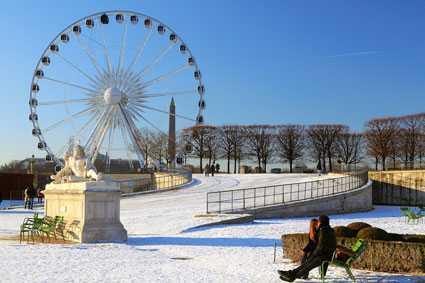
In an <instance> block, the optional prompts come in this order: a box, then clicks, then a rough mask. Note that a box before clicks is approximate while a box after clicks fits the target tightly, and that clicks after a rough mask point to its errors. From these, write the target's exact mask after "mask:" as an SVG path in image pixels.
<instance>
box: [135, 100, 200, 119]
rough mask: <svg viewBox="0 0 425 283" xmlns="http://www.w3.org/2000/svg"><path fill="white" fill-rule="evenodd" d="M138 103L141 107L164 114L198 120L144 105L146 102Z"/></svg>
mask: <svg viewBox="0 0 425 283" xmlns="http://www.w3.org/2000/svg"><path fill="white" fill-rule="evenodd" d="M136 105H138V106H139V107H142V108H146V109H150V110H153V111H157V112H161V113H164V114H167V115H172V116H175V117H179V118H182V119H186V120H189V121H193V122H196V119H192V118H188V117H184V116H181V115H177V114H174V113H171V112H167V111H164V110H160V109H156V108H153V107H150V106H147V105H144V104H136Z"/></svg>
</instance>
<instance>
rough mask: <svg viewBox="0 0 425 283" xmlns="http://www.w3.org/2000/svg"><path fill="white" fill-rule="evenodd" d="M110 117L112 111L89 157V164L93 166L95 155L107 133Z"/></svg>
mask: <svg viewBox="0 0 425 283" xmlns="http://www.w3.org/2000/svg"><path fill="white" fill-rule="evenodd" d="M112 115H113V113H112V111H110V113H109V117H108V118H107V120H106V121H105V122H106V123H105V126H104V127H103V128H102V131H101V132H100V136H99V137H98V139H97V140H98V142H97V144H96V146H95V148H94V153H93V155H92V157H91V164H94V162H95V161H96V158H97V155H98V154H99V150H100V147H101V146H102V144H103V141H104V140H105V136H106V133H107V132H108V129H109V127H110V125H111V120H112Z"/></svg>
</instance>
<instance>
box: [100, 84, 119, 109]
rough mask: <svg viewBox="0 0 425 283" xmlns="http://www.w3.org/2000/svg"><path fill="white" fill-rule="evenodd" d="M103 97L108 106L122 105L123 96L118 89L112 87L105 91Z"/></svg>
mask: <svg viewBox="0 0 425 283" xmlns="http://www.w3.org/2000/svg"><path fill="white" fill-rule="evenodd" d="M103 97H104V99H105V102H106V103H107V104H111V105H113V104H118V103H120V101H121V98H122V94H121V91H119V90H118V89H117V88H116V87H110V88H108V89H107V90H106V91H105V93H104V94H103Z"/></svg>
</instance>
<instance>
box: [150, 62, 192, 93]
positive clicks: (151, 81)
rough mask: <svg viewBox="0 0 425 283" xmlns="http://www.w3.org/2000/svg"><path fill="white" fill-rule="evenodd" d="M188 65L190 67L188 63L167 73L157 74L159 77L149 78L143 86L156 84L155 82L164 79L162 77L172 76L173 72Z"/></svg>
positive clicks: (179, 70) (184, 68)
mask: <svg viewBox="0 0 425 283" xmlns="http://www.w3.org/2000/svg"><path fill="white" fill-rule="evenodd" d="M189 67H190V65H189V64H187V65H184V66H182V67H180V68H177V69H175V70H174V71H171V72H169V73H167V74H163V75H161V76H159V77H157V78H155V79H153V80H150V81H148V82H146V83H145V84H144V86H145V87H148V86H151V85H153V84H156V83H157V82H159V81H162V80H164V79H166V78H168V77H169V76H172V75H174V74H177V73H178V72H181V71H183V70H186V69H187V68H189Z"/></svg>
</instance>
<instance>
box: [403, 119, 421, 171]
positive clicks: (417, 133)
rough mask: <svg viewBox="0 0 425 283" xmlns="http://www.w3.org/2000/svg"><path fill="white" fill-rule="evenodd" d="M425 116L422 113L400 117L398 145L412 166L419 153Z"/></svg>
mask: <svg viewBox="0 0 425 283" xmlns="http://www.w3.org/2000/svg"><path fill="white" fill-rule="evenodd" d="M424 116H425V114H424V113H421V114H415V115H408V116H404V117H401V118H400V122H401V123H400V130H399V131H398V137H397V141H398V146H399V149H400V153H401V155H402V158H403V159H404V161H405V163H406V165H407V163H408V162H409V163H410V165H411V166H412V167H414V161H415V159H416V157H417V155H418V149H419V146H420V142H421V135H422V130H423V125H422V119H423V117H424Z"/></svg>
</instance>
